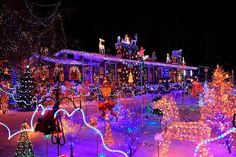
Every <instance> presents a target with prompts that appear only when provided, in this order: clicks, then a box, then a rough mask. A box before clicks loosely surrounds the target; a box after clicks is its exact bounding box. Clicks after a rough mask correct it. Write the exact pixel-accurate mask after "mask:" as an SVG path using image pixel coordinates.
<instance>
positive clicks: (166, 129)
mask: <svg viewBox="0 0 236 157" xmlns="http://www.w3.org/2000/svg"><path fill="white" fill-rule="evenodd" d="M153 106H154V108H158V109H160V110H161V111H162V112H163V119H162V122H161V123H162V128H163V132H162V133H161V139H160V150H161V151H160V156H161V157H165V156H166V155H167V153H168V150H169V145H170V143H171V141H172V140H180V141H191V142H194V143H196V145H197V144H198V143H200V142H201V141H202V140H204V139H208V138H210V136H211V128H209V127H208V126H207V125H206V124H205V123H204V122H203V121H199V122H181V121H180V118H179V111H178V107H177V105H176V102H175V100H174V98H173V97H168V96H164V97H162V99H161V100H158V101H156V102H155V103H154V104H153ZM199 153H200V155H201V156H210V155H209V154H208V150H207V146H206V145H203V146H202V147H201V148H200V150H199Z"/></svg>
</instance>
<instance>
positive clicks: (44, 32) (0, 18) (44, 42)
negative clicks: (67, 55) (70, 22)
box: [0, 0, 66, 65]
mask: <svg viewBox="0 0 236 157" xmlns="http://www.w3.org/2000/svg"><path fill="white" fill-rule="evenodd" d="M2 3H3V7H2V9H0V12H1V13H0V51H1V52H2V55H1V56H0V58H3V59H8V60H9V61H11V62H12V63H13V64H15V65H18V64H16V63H19V62H20V61H21V60H22V59H25V58H28V57H30V56H31V55H32V54H34V53H40V54H42V55H46V54H44V52H41V51H40V48H42V47H48V48H49V51H48V52H49V53H51V54H52V53H54V52H55V51H58V50H60V49H62V48H65V47H66V39H65V34H64V28H63V23H62V16H61V15H60V14H59V8H60V7H59V6H60V3H57V4H55V5H54V7H52V5H51V6H50V5H40V4H39V5H37V6H35V5H36V3H34V2H32V1H28V0H25V1H17V2H13V1H6V0H3V2H2ZM22 3H23V4H22ZM16 6H17V7H16ZM36 8H37V9H39V10H37V13H38V14H37V15H36V14H34V12H35V11H36V10H34V9H36ZM42 14H43V15H42ZM47 14H50V15H49V16H47ZM40 16H43V18H42V17H40ZM48 34H50V35H48ZM2 45H4V46H2Z"/></svg>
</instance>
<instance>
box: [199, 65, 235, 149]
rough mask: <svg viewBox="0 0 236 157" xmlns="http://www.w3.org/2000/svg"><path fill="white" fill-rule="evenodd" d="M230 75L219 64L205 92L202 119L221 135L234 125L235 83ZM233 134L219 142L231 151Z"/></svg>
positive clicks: (201, 111)
mask: <svg viewBox="0 0 236 157" xmlns="http://www.w3.org/2000/svg"><path fill="white" fill-rule="evenodd" d="M228 77H229V75H228V74H227V73H226V72H224V70H223V69H222V68H221V67H219V66H217V68H216V69H215V71H214V73H213V76H212V82H211V83H209V89H208V92H207V93H206V94H204V103H205V105H204V106H203V107H201V110H200V113H201V120H202V121H204V122H205V123H206V124H208V126H210V127H211V128H212V131H213V132H214V133H215V134H216V135H220V134H222V133H224V132H226V131H227V130H229V129H230V128H231V127H232V118H233V115H234V114H235V111H236V97H235V96H234V95H233V93H232V91H233V84H232V83H231V81H230V80H229V78H228ZM232 140H233V137H232V135H231V134H229V135H227V136H225V137H224V138H222V139H221V140H220V141H219V142H221V143H224V145H225V146H226V148H227V149H228V152H229V153H231V146H232V145H231V143H232Z"/></svg>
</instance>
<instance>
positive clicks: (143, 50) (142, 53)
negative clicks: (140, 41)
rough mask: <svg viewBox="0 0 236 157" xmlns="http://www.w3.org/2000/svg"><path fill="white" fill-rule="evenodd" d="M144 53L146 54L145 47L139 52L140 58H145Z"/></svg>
mask: <svg viewBox="0 0 236 157" xmlns="http://www.w3.org/2000/svg"><path fill="white" fill-rule="evenodd" d="M144 52H145V49H144V48H143V47H141V48H140V50H139V52H138V55H139V56H140V57H143V56H144Z"/></svg>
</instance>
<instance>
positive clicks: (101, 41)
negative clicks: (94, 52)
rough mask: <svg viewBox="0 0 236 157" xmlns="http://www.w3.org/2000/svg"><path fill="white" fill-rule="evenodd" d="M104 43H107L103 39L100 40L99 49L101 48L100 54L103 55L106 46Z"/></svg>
mask: <svg viewBox="0 0 236 157" xmlns="http://www.w3.org/2000/svg"><path fill="white" fill-rule="evenodd" d="M103 42H105V40H104V39H102V38H99V44H98V48H99V53H101V54H105V45H104V44H103Z"/></svg>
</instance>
